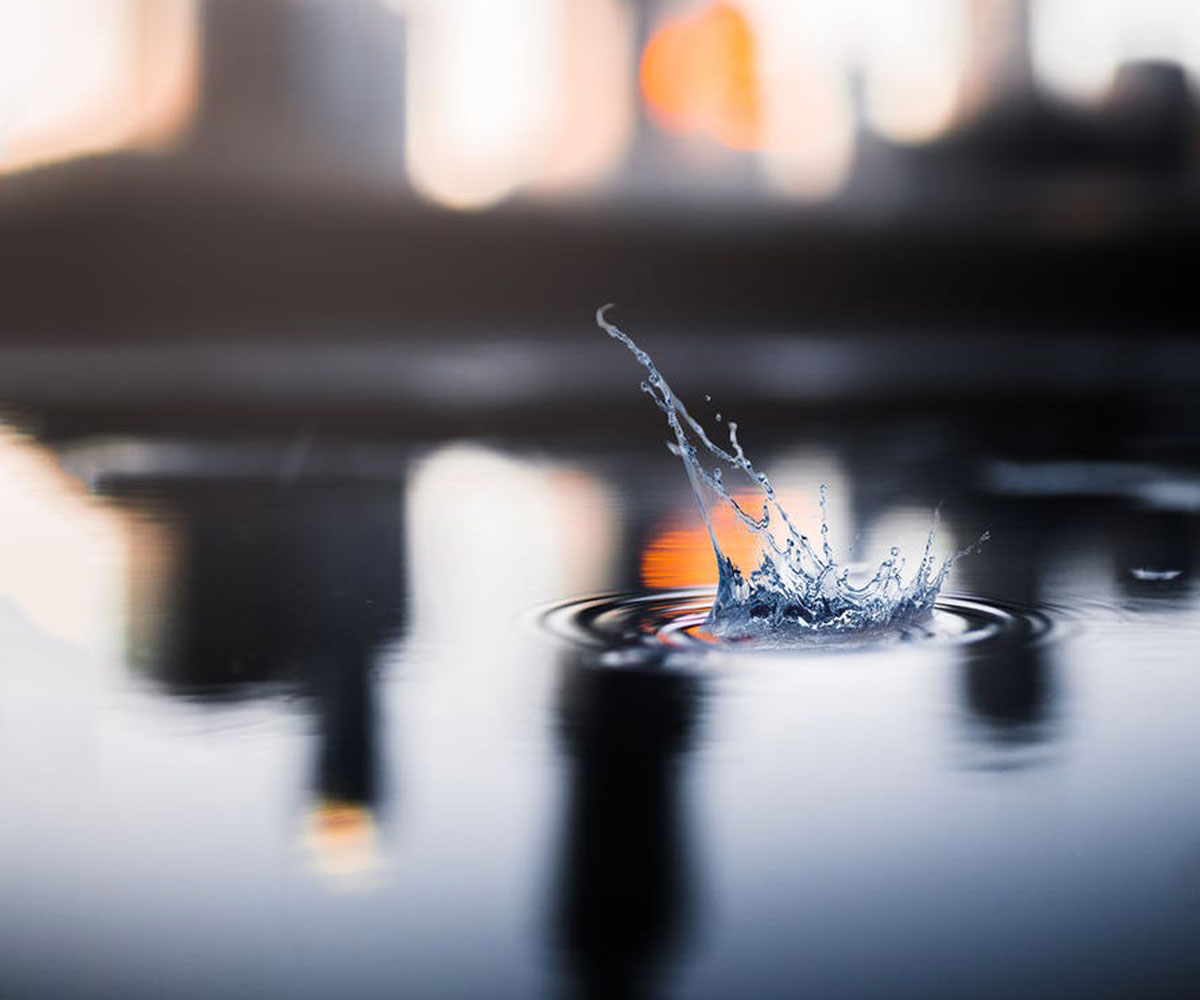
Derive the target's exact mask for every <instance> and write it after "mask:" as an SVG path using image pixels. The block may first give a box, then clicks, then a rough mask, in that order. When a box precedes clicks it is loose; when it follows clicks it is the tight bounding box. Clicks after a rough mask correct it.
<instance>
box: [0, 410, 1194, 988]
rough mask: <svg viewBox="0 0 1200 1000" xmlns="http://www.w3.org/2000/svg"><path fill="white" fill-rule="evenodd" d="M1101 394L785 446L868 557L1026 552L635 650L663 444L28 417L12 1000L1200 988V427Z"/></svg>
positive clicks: (789, 466)
mask: <svg viewBox="0 0 1200 1000" xmlns="http://www.w3.org/2000/svg"><path fill="white" fill-rule="evenodd" d="M629 405H630V406H637V405H639V404H638V401H637V400H636V399H631V400H630V401H629ZM1100 412H1101V411H1098V410H1091V409H1089V408H1088V407H1086V406H1085V407H1081V408H1078V409H1076V410H1074V411H1073V413H1072V415H1071V416H1070V418H1069V419H1064V420H1050V421H1047V420H1046V419H1043V416H1042V415H1039V414H1032V413H1029V412H1027V411H1026V410H1024V409H1023V408H1022V407H1020V406H1017V405H1015V404H1014V405H1013V407H1012V409H1011V410H1008V411H1005V412H1003V413H996V414H993V415H992V416H990V417H989V418H988V419H987V420H981V421H976V422H972V421H971V420H969V419H965V418H964V417H963V416H962V415H961V414H960V413H958V412H954V413H949V412H941V411H937V412H924V413H921V414H915V415H909V416H906V417H903V418H898V417H897V415H896V414H894V413H884V414H879V415H877V416H875V417H871V416H860V417H859V418H857V419H856V420H854V421H848V420H846V419H843V418H841V417H838V418H836V419H835V418H832V417H831V418H828V419H825V420H824V421H823V422H822V421H815V422H813V423H811V424H803V423H800V422H795V421H793V422H789V423H778V422H776V423H774V424H773V426H774V427H775V428H776V431H775V433H774V436H773V437H767V436H763V437H762V438H761V439H759V440H756V442H755V445H756V452H755V454H756V458H761V460H762V461H761V463H760V464H761V465H762V466H763V467H764V468H766V469H767V470H769V471H770V473H771V476H772V479H773V481H774V482H775V483H776V485H777V487H778V488H779V489H780V490H781V492H784V493H786V494H788V495H791V496H794V497H796V498H799V499H798V500H797V501H796V502H797V503H798V504H800V506H801V507H803V503H804V501H803V498H804V497H806V496H807V497H811V498H812V504H811V505H810V508H809V514H810V515H812V514H815V497H816V487H817V484H819V483H821V482H825V483H828V484H829V487H830V498H831V499H830V517H831V522H832V525H833V527H834V529H835V531H836V532H838V533H840V535H841V537H844V538H847V539H854V538H857V539H858V541H857V544H856V549H857V550H859V553H860V555H861V557H862V558H864V559H866V558H870V557H872V556H878V555H879V554H880V553H881V552H882V551H886V548H887V546H888V545H890V544H893V543H896V542H900V543H903V544H905V545H908V546H910V547H912V546H917V547H919V546H920V545H921V544H922V543H923V541H924V537H925V532H926V530H927V528H928V524H929V520H928V518H929V512H930V510H931V509H932V507H933V506H934V505H935V504H936V503H937V502H938V501H939V500H940V501H943V502H944V506H943V531H944V533H945V536H946V537H945V540H944V541H945V544H946V545H947V546H952V545H954V544H964V543H966V542H969V541H971V540H973V539H974V538H976V537H978V536H979V534H980V533H981V531H982V530H984V529H987V530H990V532H991V535H992V541H991V542H990V543H989V544H988V545H987V546H986V547H985V548H984V549H983V550H982V552H980V553H979V554H978V555H975V556H972V557H971V558H969V559H967V560H964V561H963V562H962V563H961V564H960V565H959V566H958V567H957V568H956V570H955V573H954V575H953V576H952V578H951V580H950V583H949V584H948V585H947V589H946V600H945V604H944V607H943V609H942V611H940V612H939V615H938V617H937V618H936V619H935V620H934V622H933V623H931V624H930V626H929V628H928V630H927V632H928V633H929V634H926V633H924V632H921V631H920V630H917V631H914V632H910V633H909V634H904V635H889V636H885V637H880V638H879V640H878V641H868V642H862V643H859V644H857V645H856V646H855V647H854V648H851V649H844V648H840V647H838V648H832V649H831V648H813V649H806V650H804V651H802V652H798V653H791V654H789V653H786V652H783V653H781V652H778V651H775V652H772V653H769V654H767V655H761V654H756V653H749V652H746V651H737V652H734V653H732V654H728V655H727V654H723V653H718V654H713V653H711V652H704V651H703V650H701V654H702V655H693V654H694V653H695V652H696V649H695V648H694V647H696V646H701V647H703V646H704V645H705V644H704V642H703V638H702V637H701V638H700V639H698V640H694V641H693V639H694V637H693V638H692V639H688V638H684V639H683V640H680V641H679V642H675V643H674V644H672V643H661V645H662V647H663V650H661V651H660V652H659V653H656V654H655V655H651V656H647V655H645V654H644V653H642V652H639V653H637V654H630V653H629V648H630V646H631V645H632V646H638V647H639V648H641V646H644V642H643V640H644V638H645V633H646V632H647V631H649V632H654V626H655V623H659V624H661V623H662V622H664V621H666V622H670V621H675V620H677V619H678V617H679V615H680V614H684V615H686V614H688V613H695V611H696V609H697V608H701V609H702V606H703V597H702V596H697V595H696V592H695V591H688V592H687V594H686V595H685V596H684V597H683V598H672V597H669V596H668V597H663V596H661V595H658V596H655V597H654V598H653V599H651V600H649V601H647V602H643V603H642V604H638V603H634V604H630V603H629V602H628V601H627V600H626V599H625V598H621V597H617V598H612V597H606V596H602V595H610V594H614V593H618V594H620V593H630V592H633V593H641V594H645V593H646V591H647V586H646V584H647V583H653V584H655V585H656V586H657V587H658V588H660V589H662V590H664V591H672V592H673V591H676V590H679V589H680V588H691V587H695V586H696V585H699V584H703V583H704V582H705V580H706V576H705V574H706V573H711V565H710V561H711V554H710V552H709V550H708V549H707V539H706V538H705V537H704V535H703V528H702V525H701V524H700V523H699V519H698V517H697V516H696V514H695V511H694V509H693V506H692V499H691V496H690V494H689V491H688V486H687V483H686V480H685V479H684V477H683V476H682V474H681V473H680V471H679V468H678V464H677V463H676V462H675V460H674V459H672V458H671V457H670V456H669V455H668V454H666V452H665V450H663V449H662V448H661V447H659V445H658V442H657V441H653V442H647V443H644V442H643V439H642V438H640V437H635V436H627V435H624V434H618V433H614V434H612V435H609V436H608V437H604V438H601V437H597V435H596V434H592V435H589V436H587V437H586V438H583V437H580V438H578V439H576V438H575V437H572V436H569V435H564V434H563V433H562V431H561V428H559V427H558V426H557V425H556V423H555V420H554V418H553V417H552V416H548V417H547V418H546V420H545V428H546V433H545V434H544V435H540V436H539V435H536V434H535V435H532V436H530V435H529V434H525V435H523V438H522V441H521V442H520V443H518V442H517V441H516V440H515V439H507V438H505V437H504V436H502V435H492V436H491V437H489V438H488V439H486V440H484V439H482V438H463V439H456V440H446V441H438V440H434V441H425V442H423V443H420V444H414V443H412V442H406V441H403V440H398V441H392V442H386V441H385V442H382V443H381V442H380V441H379V440H374V441H373V442H372V441H366V440H360V439H359V438H355V437H353V436H347V435H345V434H342V435H340V436H338V437H326V436H324V435H323V434H322V433H320V431H319V429H318V430H317V431H314V430H312V428H310V427H299V428H298V429H297V430H296V431H295V432H294V433H288V434H275V433H272V434H267V433H264V434H262V435H261V436H260V437H257V438H244V439H243V438H238V439H236V440H229V439H228V438H224V439H221V440H209V439H207V438H205V437H204V436H203V435H201V434H195V435H190V436H174V437H164V436H161V435H160V436H155V435H146V434H142V435H138V434H125V435H123V436H121V437H112V436H105V437H98V436H96V435H88V434H72V435H68V436H64V437H62V438H59V439H49V438H48V439H46V440H38V439H34V438H30V437H27V436H23V435H22V434H20V433H18V431H17V430H15V429H11V428H10V429H7V430H5V431H4V432H3V434H2V435H0V683H2V689H0V690H2V692H3V698H2V701H0V795H2V797H3V801H4V804H5V809H4V815H5V820H4V822H3V824H0V994H2V995H4V996H6V997H7V996H13V997H21V998H41V997H88V998H108V997H113V998H117V997H120V998H123V1000H124V998H130V1000H132V998H155V1000H161V998H175V997H179V998H191V997H195V998H205V1000H209V998H212V997H266V998H274V997H278V998H285V997H286V998H289V1000H294V998H298V997H329V996H355V997H389V998H390V997H399V996H408V997H429V998H440V997H485V996H486V997H494V998H507V997H513V998H517V997H522V998H523V997H534V996H585V997H637V996H658V995H663V996H672V997H689V998H693V997H695V998H709V997H711V998H726V997H734V996H746V997H755V998H771V997H795V996H800V995H806V996H814V997H880V996H888V997H908V996H911V997H923V998H928V997H954V998H964V997H1013V996H1023V997H1047V998H1051V997H1053V998H1059V997H1066V996H1087V997H1129V996H1156V997H1189V996H1194V995H1195V990H1196V983H1197V981H1198V977H1200V796H1198V795H1197V794H1196V775H1197V773H1198V767H1200V726H1198V725H1197V710H1198V708H1200V672H1198V666H1197V664H1198V660H1197V655H1196V651H1197V648H1200V647H1198V644H1200V592H1198V590H1197V585H1196V572H1197V568H1198V566H1197V562H1198V559H1197V556H1198V553H1200V517H1198V515H1200V469H1197V467H1196V465H1195V463H1194V460H1193V458H1194V454H1195V452H1194V451H1193V450H1192V445H1193V443H1194V441H1193V436H1194V428H1195V424H1194V421H1193V419H1192V417H1190V416H1189V415H1188V414H1189V413H1190V411H1187V410H1186V409H1185V411H1184V412H1183V413H1182V415H1181V414H1180V413H1177V412H1174V411H1172V410H1170V409H1156V408H1150V409H1145V410H1142V411H1139V413H1140V414H1141V415H1140V417H1139V419H1138V420H1137V421H1135V422H1134V423H1133V424H1130V423H1129V421H1128V419H1127V415H1123V416H1122V417H1121V420H1120V425H1121V427H1122V428H1123V430H1122V433H1121V434H1116V435H1114V433H1113V432H1112V429H1111V427H1109V428H1107V429H1105V428H1103V427H1099V426H1098V422H1099V420H1100V417H1099V416H1098V414H1099V413H1100ZM1104 412H1107V411H1104ZM745 426H746V428H747V436H748V437H752V436H753V428H754V426H755V422H754V420H752V419H751V418H750V416H749V415H747V417H746V419H745ZM759 426H767V425H766V424H765V423H760V424H759ZM780 426H784V427H792V426H796V427H798V428H799V427H803V428H804V429H803V431H802V432H801V431H799V430H797V432H796V433H794V434H783V435H781V434H780V433H779V432H778V428H779V427H780ZM552 431H553V432H554V433H551V432H552ZM531 442H532V443H531ZM1100 442H1104V443H1103V444H1101V443H1100ZM1114 442H1115V443H1114ZM697 546H699V547H698V548H697ZM1135 571H1139V572H1135ZM1144 571H1150V574H1149V575H1151V576H1159V577H1161V576H1163V575H1168V576H1171V578H1170V579H1162V578H1160V579H1145V578H1144V577H1146V576H1147V573H1146V572H1144ZM577 599H585V603H584V604H582V605H580V604H571V605H570V606H569V607H568V608H566V609H565V610H564V609H563V604H564V602H568V601H575V600H577ZM689 602H690V603H689ZM552 608H554V609H557V610H550V611H548V610H547V609H552ZM586 608H591V609H592V610H593V611H594V612H595V613H594V614H591V617H588V616H587V615H584V616H583V618H582V619H581V618H580V614H581V609H586ZM597 608H599V609H600V610H599V611H596V609H597ZM605 615H607V617H605ZM656 616H657V617H656ZM651 638H652V639H653V636H651ZM676 639H679V637H678V636H676ZM639 644H640V645H639ZM660 654H661V655H660ZM679 654H682V658H681V656H680V655H679Z"/></svg>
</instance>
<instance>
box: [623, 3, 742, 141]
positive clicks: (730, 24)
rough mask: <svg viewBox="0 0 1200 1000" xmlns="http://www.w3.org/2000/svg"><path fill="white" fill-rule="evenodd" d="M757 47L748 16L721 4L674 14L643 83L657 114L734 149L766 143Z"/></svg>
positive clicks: (647, 62) (651, 50) (649, 56)
mask: <svg viewBox="0 0 1200 1000" xmlns="http://www.w3.org/2000/svg"><path fill="white" fill-rule="evenodd" d="M757 69H758V67H757V46H756V41H755V36H754V30H753V28H752V27H751V25H750V21H749V20H748V19H747V17H746V15H745V14H743V13H742V11H741V10H739V9H738V8H737V7H735V6H734V5H732V4H729V3H714V4H711V5H709V6H708V7H706V8H704V9H703V10H701V11H699V12H698V13H695V14H692V15H685V16H680V17H675V18H672V19H670V20H668V21H667V22H666V23H665V24H664V25H663V26H662V27H661V28H659V29H658V31H657V32H655V34H654V35H653V36H652V37H651V39H650V41H649V42H648V43H647V45H646V49H645V52H644V53H643V55H642V66H641V84H642V93H643V95H644V97H645V99H646V104H647V106H648V107H649V108H650V110H651V111H652V112H653V114H654V116H655V118H656V119H657V120H658V121H659V122H660V123H661V124H662V125H663V126H664V127H665V128H668V129H670V130H672V131H676V132H696V133H700V134H703V135H708V136H710V137H711V138H713V139H715V140H716V141H717V142H719V143H721V144H722V145H725V146H728V147H730V148H732V149H755V148H758V146H759V145H760V144H761V141H762V127H761V114H760V108H759V94H758V75H757Z"/></svg>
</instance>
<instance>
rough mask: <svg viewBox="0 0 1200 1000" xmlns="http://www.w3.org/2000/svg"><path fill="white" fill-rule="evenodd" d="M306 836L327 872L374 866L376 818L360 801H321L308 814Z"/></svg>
mask: <svg viewBox="0 0 1200 1000" xmlns="http://www.w3.org/2000/svg"><path fill="white" fill-rule="evenodd" d="M304 839H305V844H306V845H307V846H308V848H309V849H310V850H311V851H312V854H313V858H314V861H315V864H316V867H317V869H318V870H319V871H321V872H324V873H325V874H328V875H347V876H348V875H361V874H363V873H365V872H368V871H370V870H371V869H372V868H373V867H374V866H375V861H376V833H375V820H374V819H373V818H372V816H371V810H370V809H368V808H367V807H366V806H365V805H363V804H362V803H361V802H345V801H341V800H337V799H326V800H324V801H322V802H321V803H319V804H318V805H317V807H316V808H315V809H314V810H313V812H312V815H311V816H310V817H309V824H308V832H307V834H306V836H305V838H304Z"/></svg>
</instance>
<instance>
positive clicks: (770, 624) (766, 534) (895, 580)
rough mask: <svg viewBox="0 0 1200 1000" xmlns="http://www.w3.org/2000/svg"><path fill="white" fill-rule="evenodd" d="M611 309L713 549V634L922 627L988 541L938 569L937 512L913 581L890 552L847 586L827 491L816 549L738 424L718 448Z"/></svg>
mask: <svg viewBox="0 0 1200 1000" xmlns="http://www.w3.org/2000/svg"><path fill="white" fill-rule="evenodd" d="M610 308H611V306H603V307H601V308H600V309H598V310H597V311H596V322H597V324H599V326H600V327H601V329H603V330H604V331H605V332H606V333H608V335H609V336H610V337H613V338H614V339H616V340H619V341H620V342H621V343H623V344H624V345H625V346H626V347H627V348H629V350H630V351H631V352H632V353H633V356H634V357H635V358H637V360H638V363H639V364H640V365H641V366H642V367H643V368H644V369H645V370H646V373H647V377H646V380H645V381H644V382H642V390H643V391H644V392H646V393H647V394H648V395H649V396H650V397H651V398H652V399H653V400H654V402H655V403H656V404H657V405H658V408H659V409H660V410H662V411H663V413H664V414H665V415H666V418H667V423H668V425H669V426H670V428H671V431H672V433H673V435H674V438H675V440H674V441H673V442H672V443H671V444H670V445H669V447H670V448H671V451H672V452H673V453H674V454H676V455H677V456H679V458H680V459H681V460H682V461H683V465H684V468H685V469H686V470H687V474H688V479H689V480H690V482H691V485H692V492H693V493H694V494H695V497H696V502H697V503H698V504H699V506H700V512H701V514H702V515H703V517H704V523H705V527H706V528H707V529H708V536H709V539H710V540H711V541H712V546H713V552H714V553H715V555H716V560H717V593H716V596H715V598H714V600H713V605H712V610H711V611H710V612H709V617H708V623H707V628H708V630H709V631H710V632H711V633H712V634H713V635H715V636H718V637H721V638H741V637H746V636H756V635H757V636H761V635H764V634H777V633H782V632H786V631H802V632H805V633H813V632H851V631H854V632H857V631H862V630H869V629H879V628H886V627H888V626H892V625H896V624H902V623H908V622H915V621H919V620H920V619H922V618H925V617H927V616H928V615H929V614H930V613H931V612H932V610H933V607H934V602H935V601H936V600H937V596H938V593H939V592H940V591H941V589H942V585H943V584H944V583H945V582H946V577H947V576H948V575H949V573H950V570H951V568H952V567H953V566H954V564H955V563H956V562H957V561H958V560H959V559H960V558H962V557H963V556H964V555H966V554H967V553H968V552H970V551H972V550H973V549H975V548H976V547H977V546H978V545H979V544H981V543H982V542H984V541H986V539H987V537H988V536H987V534H986V533H985V534H984V535H983V536H982V537H981V538H980V539H979V541H978V542H976V543H975V544H974V545H971V546H968V547H967V548H965V549H963V550H961V551H960V552H957V553H955V554H954V555H952V556H950V557H949V558H948V559H945V560H942V561H940V562H939V561H938V560H937V559H936V558H935V557H934V554H933V542H934V538H935V537H936V535H937V529H938V512H937V511H934V515H933V523H932V525H931V527H930V530H929V536H928V538H927V539H926V541H925V551H924V553H923V554H922V556H921V561H920V563H918V565H917V568H916V570H915V571H914V572H913V573H912V575H911V576H910V577H908V578H907V579H905V569H906V562H905V559H904V558H903V557H902V556H901V554H900V550H899V549H898V548H895V547H893V548H892V549H891V551H890V552H889V554H888V557H887V558H886V559H884V560H883V562H882V563H880V565H879V568H878V569H877V570H876V571H875V573H874V575H873V576H871V577H870V578H869V579H867V580H865V582H862V583H857V582H855V581H853V580H851V578H850V569H849V568H848V567H846V566H843V565H840V564H839V563H838V561H837V559H836V558H835V557H834V552H833V546H832V544H831V542H830V539H829V523H828V519H827V516H826V491H825V487H824V486H822V487H821V539H820V542H819V543H818V544H817V545H814V544H813V541H812V540H811V539H810V538H809V537H808V536H807V535H806V534H804V533H803V532H802V531H800V530H799V529H798V528H797V527H796V525H795V524H794V523H793V522H792V520H791V518H790V517H789V516H788V512H787V511H786V510H785V509H784V507H783V505H782V503H780V501H779V498H778V496H776V493H775V489H774V487H773V486H772V485H771V481H770V479H768V478H767V476H766V475H765V474H764V473H762V472H760V471H759V470H758V469H756V468H755V467H754V464H753V463H752V462H751V461H750V459H749V458H747V457H746V453H745V452H744V451H743V450H742V446H741V444H740V443H739V441H738V433H737V423H736V422H734V421H732V420H730V421H728V422H726V423H725V427H726V428H727V430H728V434H729V444H728V446H723V445H720V444H717V443H716V442H714V441H713V440H712V439H711V438H710V437H709V436H708V433H707V432H706V431H705V429H704V427H703V425H701V424H700V423H699V422H698V421H697V420H696V419H694V418H693V417H692V415H691V414H690V413H689V412H688V409H687V407H686V406H685V405H684V404H683V401H682V400H680V398H679V397H678V396H676V395H675V393H674V392H673V391H672V389H671V386H670V385H669V384H668V383H667V380H666V379H665V378H663V376H662V373H661V372H660V371H659V370H658V369H657V368H656V367H655V365H654V362H653V360H652V359H651V358H650V355H649V354H647V353H646V352H645V351H643V350H642V349H641V348H640V347H638V345H637V344H636V343H634V341H633V339H632V338H631V337H630V336H629V335H628V334H626V333H624V332H623V331H622V330H620V329H619V328H618V327H616V326H614V325H613V324H612V323H610V322H609V321H608V320H607V319H606V313H607V312H608V310H609V309H610ZM708 459H716V464H714V465H712V466H711V467H708V466H706V465H705V464H704V463H705V461H706V460H708ZM725 468H729V469H731V470H733V471H734V472H736V473H738V474H740V475H744V476H745V477H747V478H748V479H749V481H750V482H751V484H752V485H753V487H754V489H755V490H756V492H757V493H758V494H759V495H761V497H762V508H761V513H759V514H758V515H757V516H756V515H755V514H754V513H752V512H751V511H750V510H748V509H747V507H746V505H745V502H744V501H739V500H738V499H736V498H735V497H734V496H733V495H732V494H731V493H730V492H729V490H728V488H727V487H726V485H725V479H724V470H725ZM714 504H724V505H727V506H728V507H729V509H730V510H732V511H733V513H734V514H735V515H736V522H737V524H738V525H739V526H740V528H741V529H743V530H745V531H748V532H750V533H751V534H752V535H753V536H754V538H755V539H756V540H757V543H758V544H757V552H758V565H757V567H756V568H754V569H751V570H750V572H749V573H746V572H744V571H743V568H742V567H740V566H737V565H736V564H735V563H734V562H733V560H731V559H730V558H729V557H728V556H727V555H726V554H725V553H724V552H723V551H722V549H721V545H720V543H719V541H718V539H717V534H716V532H715V531H714V529H713V520H712V516H711V509H712V507H713V505H714Z"/></svg>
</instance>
